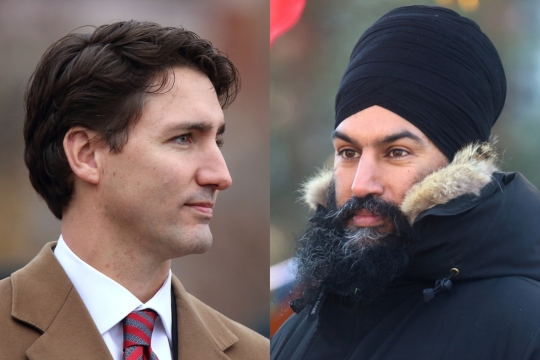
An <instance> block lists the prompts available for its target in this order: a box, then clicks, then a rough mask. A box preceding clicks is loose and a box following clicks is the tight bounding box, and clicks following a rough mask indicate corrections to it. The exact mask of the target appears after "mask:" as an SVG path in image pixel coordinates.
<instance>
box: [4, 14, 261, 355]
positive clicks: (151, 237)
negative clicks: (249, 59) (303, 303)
mask: <svg viewBox="0 0 540 360" xmlns="http://www.w3.org/2000/svg"><path fill="white" fill-rule="evenodd" d="M238 89H239V79H238V75H237V70H236V68H235V67H234V65H233V64H232V62H231V61H230V60H228V58H227V57H226V56H225V55H224V54H222V53H221V52H219V51H218V50H217V49H215V48H213V47H212V45H211V44H210V43H209V42H208V41H206V40H203V39H200V38H199V37H198V36H197V35H196V34H194V33H192V32H189V31H186V30H184V29H182V28H166V27H161V26H159V25H157V24H154V23H146V22H137V21H128V22H118V23H114V24H111V25H104V26H100V27H98V28H97V29H96V30H95V31H94V32H93V33H92V34H75V33H72V34H69V35H67V36H66V37H64V38H62V39H60V40H59V41H58V42H56V43H55V44H53V45H52V46H51V47H50V48H49V50H47V52H46V53H45V54H44V56H43V57H42V59H41V61H40V63H39V64H38V67H37V69H36V71H35V73H34V75H33V77H32V79H31V82H30V83H29V86H28V89H27V93H26V121H25V127H24V136H25V142H26V148H25V162H26V164H27V166H28V169H29V171H30V180H31V182H32V185H33V186H34V188H35V189H36V191H37V192H38V193H39V194H40V195H41V196H42V197H43V199H44V200H45V201H46V202H47V205H48V206H49V208H50V209H51V211H52V212H53V213H54V215H55V216H56V217H57V218H59V219H61V220H62V227H61V230H62V234H61V236H60V239H59V241H58V242H57V243H49V244H47V245H46V246H45V247H44V248H43V250H42V251H41V252H40V254H39V255H38V256H37V257H36V258H35V259H34V260H33V261H32V262H31V263H29V264H28V265H27V266H26V267H24V268H23V269H21V270H19V271H17V272H15V273H14V274H13V275H12V276H11V277H10V278H8V279H5V280H3V281H1V282H0V323H1V324H2V327H1V329H0V348H1V349H2V353H1V356H0V358H2V359H4V358H6V359H7V358H9V359H14V358H26V357H28V358H35V359H38V358H39V359H72V358H84V359H111V358H112V359H115V360H116V359H160V360H164V359H229V358H230V359H246V360H248V359H250V360H251V359H266V358H268V341H267V340H266V339H265V338H264V337H262V336H260V335H258V334H256V333H254V332H253V331H251V330H249V329H247V328H245V327H244V326H242V325H240V324H238V323H236V322H234V321H232V320H230V319H228V318H226V317H224V316H223V315H221V314H220V313H218V312H217V311H215V310H213V309H211V308H209V307H208V306H206V305H204V304H203V303H201V302H200V301H198V300H197V299H196V298H194V297H192V296H191V295H189V294H188V293H186V291H185V290H184V288H183V287H182V284H181V283H180V282H179V280H178V279H177V278H176V277H175V276H174V275H172V274H171V271H170V264H171V259H172V258H175V257H180V256H185V255H189V254H193V253H202V252H204V251H206V250H207V249H208V248H209V246H210V245H211V243H212V234H211V233H210V229H209V227H208V224H209V221H210V219H211V218H212V209H213V206H214V204H215V201H216V198H217V193H218V191H219V190H225V189H227V188H228V187H229V186H230V185H231V177H230V175H229V172H228V170H227V166H226V164H225V161H224V159H223V156H222V154H221V151H220V149H219V148H220V146H221V144H222V142H223V134H224V132H225V122H224V117H223V110H222V109H223V108H225V107H226V106H228V105H229V104H230V103H231V102H232V101H233V100H234V98H235V96H236V93H237V91H238Z"/></svg>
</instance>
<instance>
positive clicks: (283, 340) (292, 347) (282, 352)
mask: <svg viewBox="0 0 540 360" xmlns="http://www.w3.org/2000/svg"><path fill="white" fill-rule="evenodd" d="M316 323H317V322H316V321H308V317H307V310H306V309H304V311H302V312H301V313H299V314H293V315H291V317H289V319H287V321H285V323H284V324H283V325H281V327H280V328H279V330H278V331H277V332H276V334H275V335H274V336H273V337H272V341H271V347H270V356H271V358H272V359H291V358H294V357H295V356H297V355H298V354H299V353H301V352H302V350H303V349H304V347H305V346H306V345H307V342H309V339H310V338H311V336H312V335H313V332H314V331H315V328H316V326H315V324H316Z"/></svg>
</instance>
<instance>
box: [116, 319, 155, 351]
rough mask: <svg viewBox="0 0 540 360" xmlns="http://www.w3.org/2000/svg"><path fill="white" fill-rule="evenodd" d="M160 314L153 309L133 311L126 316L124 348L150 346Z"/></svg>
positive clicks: (123, 322)
mask: <svg viewBox="0 0 540 360" xmlns="http://www.w3.org/2000/svg"><path fill="white" fill-rule="evenodd" d="M157 317H158V315H157V314H156V313H155V312H154V311H153V310H141V311H133V312H131V313H130V314H129V315H128V316H126V317H125V318H124V320H123V321H122V324H123V326H124V349H126V348H128V347H130V346H150V342H151V339H152V331H154V324H155V322H156V319H157Z"/></svg>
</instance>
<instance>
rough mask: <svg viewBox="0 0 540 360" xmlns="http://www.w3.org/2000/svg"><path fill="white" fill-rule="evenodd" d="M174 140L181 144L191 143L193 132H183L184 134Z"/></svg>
mask: <svg viewBox="0 0 540 360" xmlns="http://www.w3.org/2000/svg"><path fill="white" fill-rule="evenodd" d="M173 140H174V142H176V143H178V144H181V145H185V144H189V143H191V142H192V141H191V140H192V139H191V134H183V135H180V136H177V137H175V138H174V139H173Z"/></svg>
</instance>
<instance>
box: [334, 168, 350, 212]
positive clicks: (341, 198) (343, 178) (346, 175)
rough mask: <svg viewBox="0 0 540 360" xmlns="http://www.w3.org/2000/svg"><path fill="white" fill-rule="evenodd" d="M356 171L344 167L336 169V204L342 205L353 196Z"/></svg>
mask: <svg viewBox="0 0 540 360" xmlns="http://www.w3.org/2000/svg"><path fill="white" fill-rule="evenodd" d="M353 181H354V172H353V171H348V170H347V169H343V168H335V169H334V183H335V189H336V204H337V206H338V207H341V206H342V205H343V204H345V202H346V201H347V200H349V199H350V198H351V196H352V184H353Z"/></svg>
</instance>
